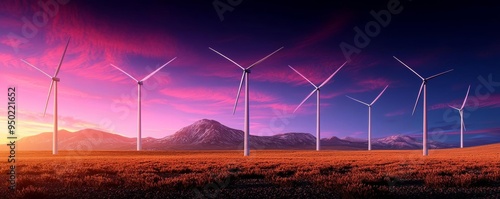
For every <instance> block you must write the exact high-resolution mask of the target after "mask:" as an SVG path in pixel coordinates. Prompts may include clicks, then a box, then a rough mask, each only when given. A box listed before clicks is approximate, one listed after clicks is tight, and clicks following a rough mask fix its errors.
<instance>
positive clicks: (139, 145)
mask: <svg viewBox="0 0 500 199" xmlns="http://www.w3.org/2000/svg"><path fill="white" fill-rule="evenodd" d="M176 58H177V57H174V58H173V59H171V60H170V61H168V62H167V63H165V64H163V65H162V66H160V67H159V68H158V69H156V70H155V71H153V72H152V73H151V74H149V75H148V76H146V77H144V78H142V79H141V80H137V79H136V78H134V77H132V75H130V74H128V73H127V72H125V71H124V70H122V69H121V68H118V66H115V65H113V64H111V66H113V67H115V68H116V69H118V70H119V71H121V72H123V73H124V74H125V75H127V76H129V77H130V78H132V79H133V80H134V81H135V82H137V151H140V150H142V135H141V133H142V129H141V88H142V85H143V83H144V81H146V80H147V79H149V78H150V77H152V76H153V75H154V74H155V73H157V72H158V71H160V70H161V69H162V68H163V67H165V66H166V65H168V64H169V63H170V62H172V61H174V60H175V59H176Z"/></svg>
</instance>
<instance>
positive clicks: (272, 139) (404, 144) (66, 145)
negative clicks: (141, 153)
mask: <svg viewBox="0 0 500 199" xmlns="http://www.w3.org/2000/svg"><path fill="white" fill-rule="evenodd" d="M243 136H244V133H243V131H241V130H237V129H232V128H229V127H227V126H225V125H223V124H221V123H220V122H218V121H216V120H211V119H201V120H198V121H195V122H194V123H192V124H191V125H188V126H185V127H183V128H182V129H180V130H178V131H177V132H175V133H174V134H173V135H169V136H166V137H164V138H160V139H156V138H151V137H147V138H143V148H144V149H145V150H171V149H196V150H205V149H231V150H235V149H242V148H243ZM249 139H250V140H249V141H250V147H251V148H252V149H311V150H313V149H314V146H315V145H316V137H315V136H314V135H312V134H310V133H300V132H291V133H280V134H275V135H269V136H256V135H250V137H249ZM19 143H20V148H21V149H22V150H50V149H51V146H52V132H45V133H41V134H39V135H35V136H30V137H25V138H22V139H20V140H19ZM135 145H136V138H128V137H124V136H121V135H118V134H113V133H107V132H104V131H101V130H94V129H83V130H80V131H77V132H69V131H67V130H59V148H60V150H75V149H79V148H82V147H84V148H86V149H87V150H134V149H135ZM372 145H373V148H374V149H421V148H422V143H421V141H420V140H418V139H417V138H414V137H411V136H408V135H393V136H388V137H384V138H377V139H372ZM321 146H325V149H328V148H329V149H355V150H356V149H366V147H367V141H366V140H363V139H360V138H351V137H346V138H344V139H340V138H338V137H335V136H332V137H329V138H322V139H321ZM429 147H430V148H446V147H449V146H448V145H445V144H443V143H440V142H436V141H429Z"/></svg>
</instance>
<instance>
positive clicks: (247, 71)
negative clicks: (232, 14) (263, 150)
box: [208, 47, 283, 156]
mask: <svg viewBox="0 0 500 199" xmlns="http://www.w3.org/2000/svg"><path fill="white" fill-rule="evenodd" d="M208 48H209V49H210V50H212V51H214V52H215V53H217V54H219V55H220V56H222V57H224V58H226V59H227V60H229V61H230V62H231V63H233V64H235V65H236V66H238V67H240V68H241V70H243V74H242V75H241V81H240V86H239V88H238V93H237V94H236V101H235V103H234V109H233V115H234V113H235V112H236V106H237V105H238V99H239V97H240V92H241V86H242V85H243V81H245V119H244V122H245V123H244V126H243V129H244V131H245V133H244V138H243V156H249V155H250V148H249V146H248V141H249V140H248V137H249V136H250V126H249V125H250V112H249V95H250V93H249V86H250V84H249V79H248V78H249V77H248V75H249V74H250V69H251V68H252V67H254V66H255V65H257V64H259V63H260V62H262V61H264V60H266V59H267V58H269V57H270V56H271V55H273V54H275V53H277V52H278V51H280V50H281V49H283V47H281V48H279V49H278V50H275V51H274V52H272V53H271V54H269V55H267V56H265V57H264V58H262V59H260V60H259V61H257V62H255V63H253V64H251V65H250V66H248V67H246V68H244V67H242V66H241V65H239V64H238V63H236V62H235V61H233V60H231V59H230V58H229V57H227V56H225V55H223V54H222V53H220V52H219V51H216V50H214V49H213V48H210V47H208Z"/></svg>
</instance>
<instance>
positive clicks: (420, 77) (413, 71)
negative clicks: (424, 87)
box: [392, 56, 425, 80]
mask: <svg viewBox="0 0 500 199" xmlns="http://www.w3.org/2000/svg"><path fill="white" fill-rule="evenodd" d="M392 57H394V59H396V60H398V62H399V63H401V64H403V65H404V66H406V68H408V69H410V70H411V72H413V73H415V75H417V76H418V77H420V79H422V80H425V79H424V78H423V77H422V76H420V74H418V73H417V72H415V71H414V70H413V69H411V68H410V67H409V66H408V65H406V64H405V63H404V62H402V61H401V60H399V59H398V58H397V57H396V56H392Z"/></svg>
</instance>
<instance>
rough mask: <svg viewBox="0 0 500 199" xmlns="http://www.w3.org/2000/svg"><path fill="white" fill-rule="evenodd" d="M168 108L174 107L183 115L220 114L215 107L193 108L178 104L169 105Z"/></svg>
mask: <svg viewBox="0 0 500 199" xmlns="http://www.w3.org/2000/svg"><path fill="white" fill-rule="evenodd" d="M169 105H170V106H172V107H174V108H175V109H177V110H180V111H182V112H185V113H193V114H199V115H216V114H220V109H217V108H215V107H210V108H207V107H204V108H203V107H195V106H193V105H186V104H179V103H170V104H169ZM211 109H216V110H211Z"/></svg>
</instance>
